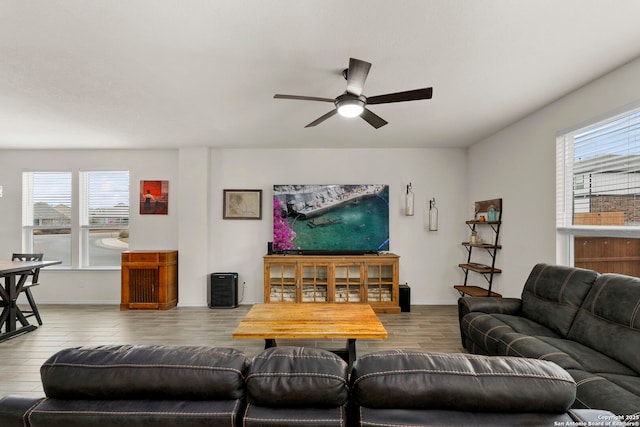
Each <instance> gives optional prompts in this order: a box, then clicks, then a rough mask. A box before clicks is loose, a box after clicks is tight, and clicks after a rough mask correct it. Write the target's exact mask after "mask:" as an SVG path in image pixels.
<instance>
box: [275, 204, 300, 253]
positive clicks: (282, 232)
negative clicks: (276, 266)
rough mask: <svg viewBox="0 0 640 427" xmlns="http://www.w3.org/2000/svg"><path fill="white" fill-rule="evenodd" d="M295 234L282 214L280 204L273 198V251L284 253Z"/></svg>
mask: <svg viewBox="0 0 640 427" xmlns="http://www.w3.org/2000/svg"><path fill="white" fill-rule="evenodd" d="M294 237H295V234H294V232H293V230H292V229H291V227H290V226H289V222H288V221H287V218H286V216H284V215H283V214H282V203H280V199H278V198H277V197H274V198H273V249H274V250H275V251H285V250H288V249H291V241H292V240H293V238H294Z"/></svg>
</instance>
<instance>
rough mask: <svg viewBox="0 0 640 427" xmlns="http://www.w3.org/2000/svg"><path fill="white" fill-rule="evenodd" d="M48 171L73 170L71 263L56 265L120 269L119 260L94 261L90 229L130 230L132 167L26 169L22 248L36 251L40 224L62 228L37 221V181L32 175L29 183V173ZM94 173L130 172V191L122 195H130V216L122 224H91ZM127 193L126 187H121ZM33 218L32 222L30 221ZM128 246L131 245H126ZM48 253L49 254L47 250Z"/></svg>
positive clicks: (63, 268)
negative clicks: (113, 262) (34, 197)
mask: <svg viewBox="0 0 640 427" xmlns="http://www.w3.org/2000/svg"><path fill="white" fill-rule="evenodd" d="M38 173H42V174H46V173H65V174H70V177H71V200H70V222H71V223H70V225H69V226H68V227H64V228H69V229H70V240H71V243H70V246H71V247H70V253H69V256H70V261H71V262H70V263H68V264H67V263H64V264H62V265H58V266H52V267H51V268H52V269H58V270H118V269H120V268H121V265H120V262H119V261H118V262H117V263H116V264H113V265H94V266H92V265H90V245H89V244H88V243H89V232H90V231H91V230H95V229H101V230H103V229H104V230H108V229H112V230H124V229H126V230H127V231H128V230H129V226H130V220H131V206H130V205H131V203H130V201H131V172H130V171H129V170H114V169H108V170H97V169H91V170H69V169H66V170H24V171H23V173H22V177H23V184H22V185H23V190H22V209H23V212H22V218H23V220H22V251H23V252H33V250H34V249H33V244H34V239H33V236H34V234H33V232H34V230H36V229H40V228H50V229H51V228H62V227H56V226H50V227H39V226H35V225H33V205H34V204H33V185H32V179H33V178H30V179H31V181H30V182H29V183H27V176H31V177H32V176H33V174H38ZM92 173H102V174H104V173H126V174H127V180H128V182H127V185H126V186H127V188H126V195H125V194H122V195H121V197H123V198H124V197H125V196H126V203H127V207H126V210H127V212H128V213H127V215H126V220H124V221H123V222H122V223H118V224H113V225H109V224H101V225H91V224H90V220H89V218H90V214H89V210H90V208H89V198H90V196H91V194H92V193H91V192H90V188H89V185H88V176H89V175H90V174H92ZM121 193H124V190H122V191H121ZM29 209H30V210H31V211H30V212H28V210H29ZM29 221H30V222H31V223H30V224H29V223H28V222H29ZM122 250H123V251H124V250H127V248H123V249H122ZM45 257H46V254H45Z"/></svg>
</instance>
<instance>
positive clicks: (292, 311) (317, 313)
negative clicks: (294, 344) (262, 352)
mask: <svg viewBox="0 0 640 427" xmlns="http://www.w3.org/2000/svg"><path fill="white" fill-rule="evenodd" d="M232 337H233V338H234V339H264V340H265V348H270V347H274V346H275V345H276V339H346V340H347V348H346V349H345V350H344V351H341V352H337V353H338V354H342V353H345V354H346V359H347V361H348V362H349V366H351V364H352V363H353V361H354V360H355V358H356V339H380V338H387V331H386V329H385V328H384V326H383V325H382V323H380V320H379V319H378V316H376V314H375V312H374V311H373V309H372V308H371V306H369V305H368V304H349V305H346V304H276V303H271V304H255V305H254V306H253V307H252V308H251V310H249V312H248V313H247V315H246V316H245V317H244V319H243V320H242V321H241V322H240V324H239V325H238V327H237V328H236V330H235V332H234V333H233V335H232Z"/></svg>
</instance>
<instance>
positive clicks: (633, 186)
mask: <svg viewBox="0 0 640 427" xmlns="http://www.w3.org/2000/svg"><path fill="white" fill-rule="evenodd" d="M556 213H557V215H556V223H557V226H558V227H559V228H561V227H572V226H585V225H586V226H603V227H613V226H618V227H637V226H640V108H635V109H632V110H630V111H627V112H625V113H623V114H619V115H616V116H615V117H611V118H609V119H606V120H603V121H600V122H598V123H595V124H592V125H589V126H586V127H583V128H580V129H577V130H574V131H572V132H568V133H565V134H562V135H559V136H558V138H557V150H556Z"/></svg>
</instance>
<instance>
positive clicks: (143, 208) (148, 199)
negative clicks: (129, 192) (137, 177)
mask: <svg viewBox="0 0 640 427" xmlns="http://www.w3.org/2000/svg"><path fill="white" fill-rule="evenodd" d="M168 213H169V181H140V215H167V214H168Z"/></svg>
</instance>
